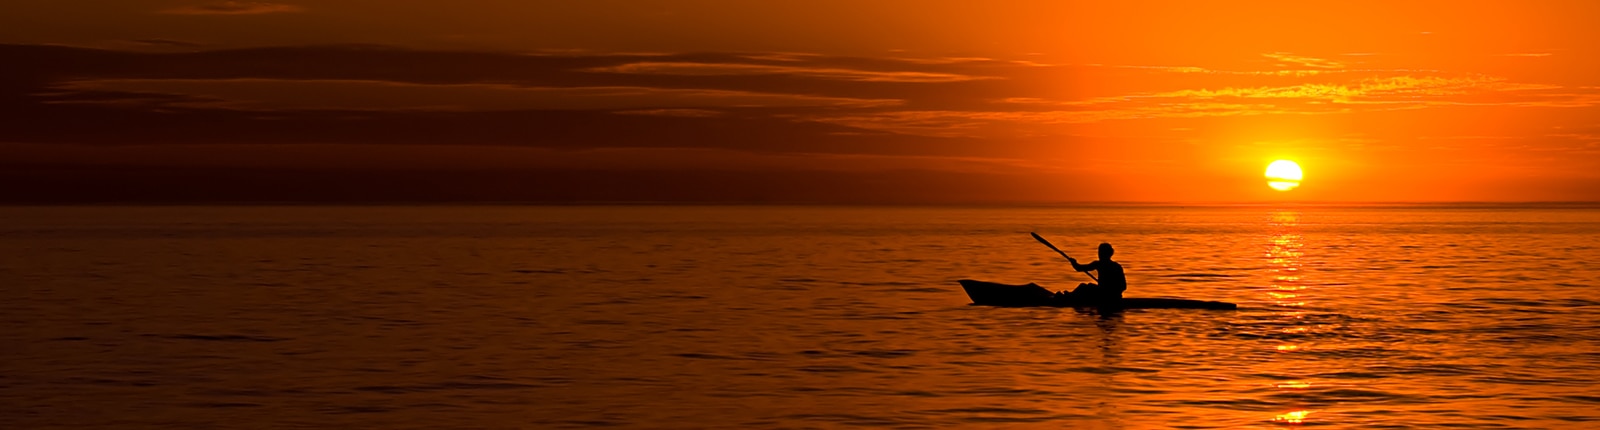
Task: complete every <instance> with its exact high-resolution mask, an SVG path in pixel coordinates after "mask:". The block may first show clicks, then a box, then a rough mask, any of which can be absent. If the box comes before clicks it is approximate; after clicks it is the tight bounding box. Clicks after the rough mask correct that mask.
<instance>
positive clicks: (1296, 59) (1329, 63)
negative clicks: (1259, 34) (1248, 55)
mask: <svg viewBox="0 0 1600 430" xmlns="http://www.w3.org/2000/svg"><path fill="white" fill-rule="evenodd" d="M1261 55H1262V56H1264V57H1267V58H1271V59H1274V60H1278V61H1280V62H1284V63H1289V64H1296V65H1300V66H1304V67H1315V68H1318V69H1343V68H1344V67H1345V65H1344V63H1340V62H1338V61H1333V60H1325V59H1321V58H1315V57H1305V56H1300V55H1294V54H1290V53H1287V52H1273V53H1267V54H1261Z"/></svg>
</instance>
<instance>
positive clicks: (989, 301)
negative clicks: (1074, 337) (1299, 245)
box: [959, 279, 1239, 309]
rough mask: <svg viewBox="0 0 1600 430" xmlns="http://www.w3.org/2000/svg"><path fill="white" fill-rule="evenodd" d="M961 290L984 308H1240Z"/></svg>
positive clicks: (974, 284) (1010, 289) (1000, 288)
mask: <svg viewBox="0 0 1600 430" xmlns="http://www.w3.org/2000/svg"><path fill="white" fill-rule="evenodd" d="M959 282H961V288H962V289H965V290H967V297H971V298H972V304H974V305H987V306H1011V307H1021V306H1053V307H1058V308H1065V307H1075V308H1096V307H1098V308H1112V309H1238V308H1239V305H1236V304H1233V303H1225V302H1208V301H1205V300H1187V299H1163V298H1151V297H1124V298H1122V299H1121V300H1116V301H1111V302H1074V301H1069V300H1060V299H1056V298H1054V297H1053V295H1054V294H1052V293H1051V292H1050V290H1046V289H1044V287H1041V286H1038V285H1035V284H1028V285H1006V284H996V283H993V282H983V281H974V280H970V279H963V280H961V281H959Z"/></svg>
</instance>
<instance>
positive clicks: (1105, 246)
mask: <svg viewBox="0 0 1600 430" xmlns="http://www.w3.org/2000/svg"><path fill="white" fill-rule="evenodd" d="M1113 252H1117V251H1116V250H1114V249H1111V244H1109V243H1105V242H1100V259H1101V260H1110V259H1111V253H1113Z"/></svg>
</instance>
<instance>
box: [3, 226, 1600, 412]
mask: <svg viewBox="0 0 1600 430" xmlns="http://www.w3.org/2000/svg"><path fill="white" fill-rule="evenodd" d="M1029 232H1038V233H1040V234H1041V235H1043V236H1044V237H1046V238H1049V239H1050V240H1051V241H1052V242H1054V243H1055V244H1056V245H1057V246H1059V247H1060V248H1061V249H1062V250H1063V251H1066V252H1067V253H1069V254H1071V255H1073V256H1074V257H1077V258H1079V259H1081V260H1084V261H1088V260H1092V259H1093V257H1094V249H1095V246H1096V245H1098V244H1099V243H1101V242H1109V243H1112V244H1113V245H1114V246H1115V247H1116V249H1117V253H1116V256H1115V260H1117V261H1119V262H1121V263H1122V265H1123V266H1124V267H1125V268H1126V270H1127V276H1128V279H1129V283H1130V287H1129V290H1128V293H1127V295H1128V296H1130V297H1182V298H1192V299H1205V300H1222V301H1231V302H1236V303H1238V304H1239V310H1237V311H1204V310H1128V311H1124V312H1120V313H1101V312H1097V311H1088V310H1082V311H1077V310H1072V309H1054V308H994V307H984V306H972V305H970V304H969V303H970V302H969V300H968V299H967V297H966V296H965V294H964V293H963V292H962V290H961V288H960V287H959V286H958V285H957V284H956V282H955V281H956V280H958V279H968V278H971V279H980V280H987V281H994V282H1003V283H1016V284H1023V283H1028V282H1037V283H1039V284H1041V285H1044V286H1045V287H1047V288H1051V289H1063V288H1071V287H1072V286H1074V285H1076V284H1077V283H1079V282H1085V281H1087V280H1088V278H1087V277H1086V276H1084V275H1083V274H1081V273H1074V272H1072V271H1071V270H1070V268H1069V267H1068V265H1067V264H1066V263H1065V261H1064V260H1063V259H1062V258H1061V257H1060V256H1059V255H1056V254H1055V253H1054V252H1051V251H1050V250H1049V249H1047V248H1045V247H1044V246H1042V245H1040V244H1039V243H1037V242H1035V241H1034V240H1033V239H1032V238H1031V237H1029V235H1028V233H1029ZM1597 287H1600V208H1596V207H1593V206H1511V205H1478V206H1449V205H1437V206H1350V207H1336V206H1287V207H1274V206H1236V207H1165V206H1106V207H1032V208H936V207H935V208H926V207H889V208H874V207H642V206H609V207H515V206H487V207H6V208H0V321H3V325H0V428H5V429H52V428H118V429H153V428H217V429H277V428H352V429H353V428H362V429H365V428H384V429H441V428H594V427H606V428H729V429H734V428H737V429H748V428H908V429H909V428H1086V429H1119V428H1129V429H1138V428H1192V429H1200V428H1284V427H1295V426H1306V427H1315V428H1326V429H1345V428H1349V429H1358V428H1359V429H1367V428H1597V427H1600V288H1597Z"/></svg>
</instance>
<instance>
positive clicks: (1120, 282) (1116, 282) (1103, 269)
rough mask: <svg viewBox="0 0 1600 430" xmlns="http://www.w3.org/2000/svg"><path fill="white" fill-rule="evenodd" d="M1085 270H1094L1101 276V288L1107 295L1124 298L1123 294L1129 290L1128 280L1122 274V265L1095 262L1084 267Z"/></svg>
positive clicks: (1104, 261)
mask: <svg viewBox="0 0 1600 430" xmlns="http://www.w3.org/2000/svg"><path fill="white" fill-rule="evenodd" d="M1083 268H1084V269H1088V270H1093V271H1095V272H1096V273H1098V274H1099V276H1097V277H1098V278H1100V287H1101V288H1103V289H1104V290H1105V292H1106V293H1109V294H1111V295H1114V296H1116V297H1122V292H1123V291H1127V289H1128V278H1127V277H1126V276H1124V275H1123V274H1122V265H1121V264H1118V263H1117V262H1115V261H1111V260H1095V261H1094V262H1091V263H1089V264H1085V265H1083Z"/></svg>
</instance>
